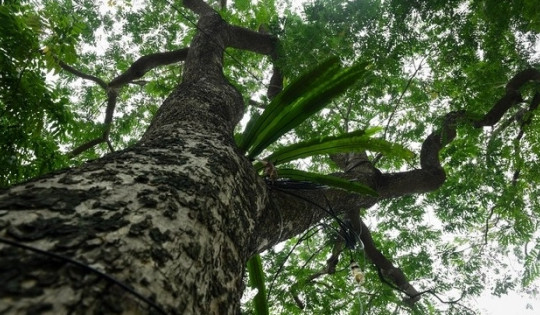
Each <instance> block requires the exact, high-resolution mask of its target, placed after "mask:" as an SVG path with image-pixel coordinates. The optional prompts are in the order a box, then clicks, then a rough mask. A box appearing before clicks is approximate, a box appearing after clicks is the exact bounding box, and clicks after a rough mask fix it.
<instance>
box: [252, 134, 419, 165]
mask: <svg viewBox="0 0 540 315" xmlns="http://www.w3.org/2000/svg"><path fill="white" fill-rule="evenodd" d="M379 130H380V128H371V129H368V130H358V131H354V132H350V133H346V134H343V135H339V136H331V137H321V138H317V139H313V140H309V141H305V142H300V143H295V144H292V145H289V146H286V147H284V148H281V149H279V150H277V151H275V152H274V153H272V154H271V155H269V156H268V157H266V158H265V159H264V160H266V161H271V162H272V163H274V165H277V164H282V163H287V162H290V161H293V160H296V159H301V158H305V157H309V156H313V155H318V154H333V153H340V152H361V151H365V150H368V151H374V152H380V153H383V154H385V155H387V156H394V157H399V158H403V159H410V158H412V157H413V153H412V152H411V151H409V150H407V149H405V148H403V147H402V146H400V145H397V144H393V143H390V142H388V141H385V140H382V139H374V138H371V137H370V136H371V135H372V134H374V133H376V132H377V131H379ZM261 167H262V165H261V166H258V165H257V166H256V168H261Z"/></svg>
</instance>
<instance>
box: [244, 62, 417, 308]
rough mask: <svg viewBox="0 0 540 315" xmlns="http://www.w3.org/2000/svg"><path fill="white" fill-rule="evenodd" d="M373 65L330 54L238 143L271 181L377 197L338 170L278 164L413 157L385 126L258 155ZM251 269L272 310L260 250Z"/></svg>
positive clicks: (261, 298) (364, 77)
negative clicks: (366, 155)
mask: <svg viewBox="0 0 540 315" xmlns="http://www.w3.org/2000/svg"><path fill="white" fill-rule="evenodd" d="M369 66H370V64H369V63H367V62H366V63H359V64H356V65H353V66H351V67H345V68H344V67H342V66H341V64H340V60H339V58H337V57H331V58H328V59H327V60H326V61H324V62H322V63H320V64H319V65H317V66H316V67H314V68H313V69H311V70H309V71H307V72H305V73H304V74H303V75H301V76H300V77H299V78H297V79H296V80H294V81H293V82H292V83H291V84H289V85H288V86H287V87H286V88H285V89H284V90H283V91H282V92H281V93H280V94H278V95H277V96H276V97H275V98H274V99H273V100H272V101H271V102H270V103H269V104H268V105H267V106H266V107H265V109H264V111H263V112H262V114H260V115H254V116H253V117H252V118H251V120H249V122H248V123H247V126H246V129H245V130H244V132H243V133H242V134H237V135H236V141H237V144H238V147H239V148H240V149H242V150H244V151H245V152H246V154H247V156H248V158H249V159H250V160H252V161H254V162H255V163H254V167H255V168H256V169H257V170H258V171H261V170H264V171H263V176H266V177H268V179H269V180H270V181H269V184H270V185H274V184H276V182H275V181H276V180H277V179H278V178H282V179H287V180H292V181H303V182H308V183H312V184H318V185H325V186H331V187H334V188H339V189H344V190H346V191H348V192H350V193H359V194H367V195H371V196H377V192H376V191H375V190H373V189H372V188H370V187H369V186H367V185H363V184H360V183H356V182H353V181H349V180H346V179H343V178H339V177H336V176H332V175H323V174H317V173H313V172H306V171H303V170H298V169H285V168H283V169H282V168H276V167H275V166H276V165H278V164H283V163H287V162H290V161H294V160H296V159H301V158H306V157H311V156H314V155H320V154H336V153H348V152H365V151H371V152H378V153H383V154H385V155H388V156H393V157H399V158H404V159H410V158H411V157H412V156H413V154H412V152H411V151H409V150H407V149H405V148H403V147H401V146H399V145H397V144H392V143H390V142H388V141H385V140H383V139H377V138H373V137H372V136H373V134H374V133H376V132H377V131H379V130H381V128H369V129H366V130H357V131H353V132H349V133H346V134H341V135H338V136H326V137H320V138H316V139H312V140H308V141H303V142H299V143H295V144H291V145H287V146H284V147H282V148H280V149H277V150H276V151H274V152H272V153H271V154H269V155H268V156H266V157H264V158H262V159H259V158H258V156H259V155H260V154H261V153H262V152H264V150H265V149H266V148H268V147H269V146H270V145H271V144H273V143H274V142H276V141H277V140H279V138H280V137H281V136H283V135H284V134H286V133H287V132H289V131H291V130H292V129H294V128H296V127H297V126H298V125H300V124H301V123H303V122H304V121H306V120H307V119H308V118H310V117H311V116H312V115H313V114H315V113H317V112H318V111H320V110H322V109H323V108H324V107H325V106H327V105H328V104H329V103H330V102H331V101H332V100H333V99H335V98H337V97H339V96H340V95H341V94H343V93H344V92H345V91H346V90H347V89H348V88H349V87H351V86H352V85H354V84H355V83H357V82H358V81H360V82H361V83H362V84H367V83H368V82H369V76H370V73H369ZM329 214H330V215H333V214H332V213H329ZM335 219H336V220H337V221H338V222H339V223H340V227H341V229H342V231H343V233H346V231H349V229H348V228H347V226H346V225H345V224H343V222H342V221H341V220H340V219H339V218H337V217H335ZM343 238H346V236H343ZM356 241H359V237H358V236H357V237H354V240H353V241H351V243H352V246H351V249H353V248H352V247H353V246H354V243H355V242H356ZM247 270H248V273H249V284H250V286H251V287H252V288H255V289H257V294H256V295H255V296H254V298H253V303H254V310H255V312H256V313H257V314H258V315H263V314H268V313H269V311H268V303H267V297H266V292H267V290H266V284H265V280H264V279H265V276H264V270H263V268H262V260H261V256H260V254H255V255H254V256H253V257H252V258H251V259H250V260H249V261H248V263H247ZM296 287H298V286H296Z"/></svg>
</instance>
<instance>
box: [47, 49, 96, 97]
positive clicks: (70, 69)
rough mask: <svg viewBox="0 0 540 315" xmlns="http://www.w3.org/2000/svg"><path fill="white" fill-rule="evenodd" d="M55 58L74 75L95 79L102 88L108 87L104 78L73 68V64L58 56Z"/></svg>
mask: <svg viewBox="0 0 540 315" xmlns="http://www.w3.org/2000/svg"><path fill="white" fill-rule="evenodd" d="M53 58H54V60H56V62H57V63H58V65H59V66H60V67H61V68H62V69H64V70H66V71H67V72H69V73H71V74H73V75H76V76H78V77H79V78H83V79H87V80H90V81H94V82H95V83H96V84H97V85H99V86H100V87H101V88H103V89H104V90H106V89H107V83H105V81H103V80H102V79H100V78H98V77H95V76H93V75H90V74H86V73H84V72H82V71H79V70H77V69H75V68H73V67H72V66H70V65H68V64H66V63H65V62H63V61H62V60H60V59H58V58H57V57H56V56H53Z"/></svg>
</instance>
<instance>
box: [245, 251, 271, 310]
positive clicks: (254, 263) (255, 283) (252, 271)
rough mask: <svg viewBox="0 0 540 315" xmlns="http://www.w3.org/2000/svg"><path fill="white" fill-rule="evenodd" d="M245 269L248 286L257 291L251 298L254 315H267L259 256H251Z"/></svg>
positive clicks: (266, 302) (264, 287)
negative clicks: (247, 275) (247, 276)
mask: <svg viewBox="0 0 540 315" xmlns="http://www.w3.org/2000/svg"><path fill="white" fill-rule="evenodd" d="M247 269H248V274H249V284H250V286H251V287H252V288H254V289H257V290H258V291H259V292H257V294H256V295H255V297H254V298H253V304H254V305H255V313H256V314H257V315H267V314H269V311H268V301H267V300H266V286H265V284H264V270H263V267H262V261H261V255H259V254H255V255H253V256H252V257H251V258H250V259H249V260H248V262H247Z"/></svg>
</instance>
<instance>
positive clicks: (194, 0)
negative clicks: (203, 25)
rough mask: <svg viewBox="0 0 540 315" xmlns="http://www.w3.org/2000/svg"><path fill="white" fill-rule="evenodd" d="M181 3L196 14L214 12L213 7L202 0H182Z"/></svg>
mask: <svg viewBox="0 0 540 315" xmlns="http://www.w3.org/2000/svg"><path fill="white" fill-rule="evenodd" d="M182 5H183V6H184V7H186V8H188V9H190V10H191V11H193V12H194V13H196V14H198V15H201V16H202V15H205V14H210V13H214V12H215V11H214V9H212V7H211V6H209V5H208V4H206V2H204V1H202V0H183V1H182Z"/></svg>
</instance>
